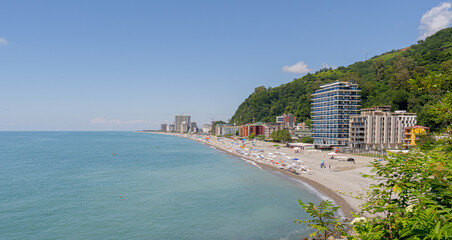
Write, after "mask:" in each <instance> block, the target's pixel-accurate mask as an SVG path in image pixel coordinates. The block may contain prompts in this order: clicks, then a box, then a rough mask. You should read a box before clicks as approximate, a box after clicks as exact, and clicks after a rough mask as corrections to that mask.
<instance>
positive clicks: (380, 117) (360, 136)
mask: <svg viewBox="0 0 452 240" xmlns="http://www.w3.org/2000/svg"><path fill="white" fill-rule="evenodd" d="M390 111H391V106H381V107H371V108H364V109H361V115H357V116H351V117H350V146H351V147H352V148H358V149H368V150H371V149H396V148H401V147H402V145H403V143H404V142H403V140H404V133H403V130H404V129H405V128H406V127H410V126H413V125H415V124H416V113H407V112H406V111H395V112H390Z"/></svg>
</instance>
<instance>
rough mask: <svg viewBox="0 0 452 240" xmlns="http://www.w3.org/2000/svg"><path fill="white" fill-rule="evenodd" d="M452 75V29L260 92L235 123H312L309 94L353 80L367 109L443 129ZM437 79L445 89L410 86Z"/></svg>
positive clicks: (240, 111)
mask: <svg viewBox="0 0 452 240" xmlns="http://www.w3.org/2000/svg"><path fill="white" fill-rule="evenodd" d="M451 73H452V28H448V29H444V30H441V31H439V32H437V33H436V34H435V35H433V36H431V37H428V38H427V39H426V40H425V41H422V42H419V43H417V44H415V45H412V46H410V47H407V48H404V49H400V50H392V51H390V52H387V53H384V54H382V55H379V56H375V57H373V58H371V59H369V60H367V61H362V62H356V63H354V64H351V65H349V66H348V67H339V68H337V69H322V70H319V71H318V72H316V73H314V74H307V75H305V76H303V77H301V78H298V79H295V80H294V81H292V82H289V83H287V84H283V85H281V86H278V87H274V88H271V87H268V88H265V87H264V86H261V87H257V88H256V89H255V91H254V93H252V94H251V95H250V96H249V97H248V98H247V99H246V100H245V101H244V102H243V103H242V104H240V106H239V107H238V109H237V111H236V112H235V114H234V116H233V117H232V118H231V122H235V123H237V124H243V123H247V122H253V121H264V122H274V121H275V117H276V116H278V115H281V114H284V113H293V114H295V116H296V117H297V121H299V122H301V121H307V122H308V123H309V122H310V121H309V119H310V107H311V93H312V92H314V90H316V89H318V88H319V86H320V85H322V84H326V83H330V82H334V81H337V80H349V81H354V82H357V83H358V84H359V87H360V88H361V90H362V91H361V95H362V101H361V104H362V106H363V107H372V106H377V105H391V106H392V108H393V110H407V111H408V112H415V113H417V114H418V124H421V125H425V126H429V127H431V128H432V129H433V130H439V129H441V128H444V127H445V126H444V121H445V120H444V119H437V117H436V116H437V115H438V114H439V113H440V112H441V109H439V108H440V107H438V104H439V100H441V99H442V98H450V96H448V95H447V94H449V93H450V92H452V91H451V90H452V79H451V76H452V74H451ZM438 77H439V78H442V79H443V81H442V83H441V84H440V85H441V86H438V87H436V88H435V89H434V90H432V89H430V90H431V91H422V90H420V89H419V88H418V87H414V86H413V84H412V83H413V82H415V81H413V80H411V81H410V79H415V80H422V79H425V78H426V79H429V78H432V79H436V78H438ZM448 92H449V93H448ZM449 95H450V94H449ZM443 102H444V100H443ZM446 102H447V99H446ZM441 106H443V105H441Z"/></svg>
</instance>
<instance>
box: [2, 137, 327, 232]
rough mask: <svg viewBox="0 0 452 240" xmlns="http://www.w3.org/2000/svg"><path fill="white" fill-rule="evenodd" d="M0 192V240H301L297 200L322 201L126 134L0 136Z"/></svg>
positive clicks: (233, 164) (223, 161)
mask: <svg viewBox="0 0 452 240" xmlns="http://www.w3.org/2000/svg"><path fill="white" fill-rule="evenodd" d="M113 153H114V154H115V155H113ZM0 194H1V195H0V223H1V224H0V239H300V238H301V236H307V234H308V232H309V230H308V229H307V227H305V226H303V225H300V224H295V223H293V220H294V219H296V218H306V217H307V216H306V214H305V213H304V212H303V211H302V210H301V208H300V207H299V206H298V203H297V200H298V199H302V200H304V201H312V202H319V201H320V198H319V197H318V196H317V195H315V194H314V193H313V192H312V191H311V190H309V188H306V187H304V185H303V184H300V183H297V182H294V181H290V180H287V179H285V178H284V177H283V176H281V175H277V174H275V173H271V172H268V171H264V170H261V169H259V168H257V167H254V166H252V165H250V164H247V163H246V162H244V161H243V160H241V159H240V158H237V157H234V156H229V155H227V154H225V153H222V152H219V151H217V150H214V149H212V148H210V147H209V146H206V145H203V144H199V143H196V142H193V141H191V140H188V139H183V138H178V137H173V136H165V135H156V134H146V133H132V132H0Z"/></svg>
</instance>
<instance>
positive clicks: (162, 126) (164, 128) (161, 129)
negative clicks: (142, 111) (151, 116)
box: [160, 123, 168, 132]
mask: <svg viewBox="0 0 452 240" xmlns="http://www.w3.org/2000/svg"><path fill="white" fill-rule="evenodd" d="M167 128H168V124H167V123H162V124H161V125H160V131H161V132H166V131H167Z"/></svg>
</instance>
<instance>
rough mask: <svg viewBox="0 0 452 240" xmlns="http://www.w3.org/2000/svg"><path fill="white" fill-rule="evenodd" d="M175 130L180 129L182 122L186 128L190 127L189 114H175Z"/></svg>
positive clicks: (178, 130)
mask: <svg viewBox="0 0 452 240" xmlns="http://www.w3.org/2000/svg"><path fill="white" fill-rule="evenodd" d="M174 122H175V124H176V132H180V131H181V126H182V122H185V123H186V124H187V128H190V116H187V115H185V114H179V115H176V116H175V121H174Z"/></svg>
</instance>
